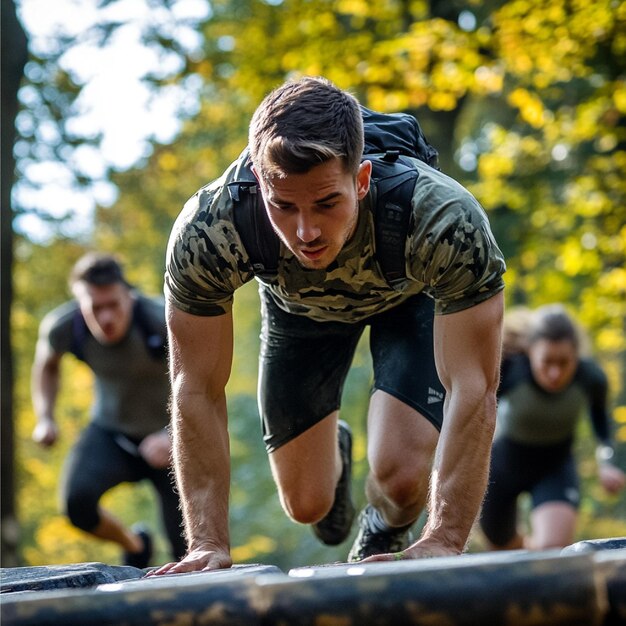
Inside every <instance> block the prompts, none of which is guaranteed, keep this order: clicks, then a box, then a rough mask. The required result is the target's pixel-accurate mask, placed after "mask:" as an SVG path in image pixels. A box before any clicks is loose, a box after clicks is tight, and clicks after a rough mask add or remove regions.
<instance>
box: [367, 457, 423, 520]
mask: <svg viewBox="0 0 626 626" xmlns="http://www.w3.org/2000/svg"><path fill="white" fill-rule="evenodd" d="M430 469H431V465H430V460H428V459H422V458H416V459H413V460H412V461H411V462H410V463H408V462H407V463H402V461H401V460H399V461H398V462H395V461H393V462H389V463H378V464H373V465H372V466H371V468H370V480H373V481H374V482H375V483H376V485H377V487H378V489H379V490H380V491H381V492H382V494H383V495H384V496H385V498H387V499H388V500H389V501H391V502H393V503H394V504H395V506H397V507H398V508H406V507H409V506H411V505H413V504H415V502H416V501H419V500H421V499H422V498H423V496H424V495H425V492H426V491H427V489H428V484H429V479H430Z"/></svg>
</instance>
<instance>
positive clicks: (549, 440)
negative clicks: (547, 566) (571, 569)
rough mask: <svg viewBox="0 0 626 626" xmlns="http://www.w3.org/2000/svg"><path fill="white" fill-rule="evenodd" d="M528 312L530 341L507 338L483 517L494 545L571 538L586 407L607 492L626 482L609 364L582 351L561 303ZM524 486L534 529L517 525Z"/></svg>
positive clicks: (548, 544)
mask: <svg viewBox="0 0 626 626" xmlns="http://www.w3.org/2000/svg"><path fill="white" fill-rule="evenodd" d="M515 319H516V320H519V316H517V315H516V316H515ZM527 319H529V328H528V331H527V333H526V336H525V341H523V342H521V343H520V342H519V340H520V337H519V332H517V333H514V335H515V337H516V340H517V341H518V343H517V345H516V347H515V348H513V349H510V347H509V349H508V350H507V347H506V346H505V358H504V361H503V364H502V379H501V383H500V390H499V406H498V424H497V428H496V435H495V439H494V444H493V450H492V460H491V475H490V484H489V488H488V490H487V495H486V498H485V503H484V506H483V511H482V516H481V521H480V525H481V528H482V530H483V532H484V534H485V536H486V538H487V541H488V544H489V547H490V548H491V549H493V550H513V549H518V548H527V549H534V550H545V549H548V548H557V547H563V546H567V545H570V544H571V543H572V542H573V540H574V531H575V526H576V518H577V511H578V505H579V499H580V496H579V484H578V483H579V481H578V474H577V471H576V464H575V461H574V458H573V455H572V446H573V439H574V434H575V431H576V424H577V421H578V418H579V415H580V413H581V412H582V411H583V410H585V409H586V410H587V412H588V413H589V416H590V418H591V421H592V425H593V430H594V432H595V435H596V437H597V439H598V440H599V446H598V448H597V451H596V458H597V460H598V477H599V480H600V483H601V484H602V486H603V487H604V488H605V489H606V490H607V491H608V492H609V493H617V492H618V491H620V490H621V489H622V488H623V487H624V485H625V484H626V475H625V474H624V473H623V472H622V471H621V470H620V469H619V468H617V467H615V465H613V464H612V462H611V461H612V458H613V448H612V447H611V438H610V429H609V419H608V415H607V410H606V402H607V379H606V376H605V374H604V372H603V371H602V369H601V368H600V367H599V365H598V364H597V363H596V362H595V361H593V360H592V359H588V358H582V357H581V355H580V338H579V335H578V333H577V330H576V327H575V325H574V323H573V321H572V320H571V318H570V317H569V316H568V314H567V313H566V312H565V310H564V309H563V307H561V306H560V305H549V306H545V307H542V308H540V309H537V311H535V312H534V313H533V314H532V315H531V316H530V317H528V318H527ZM505 339H506V332H505ZM524 492H528V493H530V495H531V498H532V512H531V518H530V524H531V528H532V534H531V535H530V537H524V536H522V535H521V534H520V532H519V531H518V528H517V501H518V498H519V496H520V495H521V494H522V493H524Z"/></svg>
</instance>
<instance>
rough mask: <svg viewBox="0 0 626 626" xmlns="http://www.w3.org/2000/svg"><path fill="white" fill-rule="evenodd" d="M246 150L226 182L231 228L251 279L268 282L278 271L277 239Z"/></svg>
mask: <svg viewBox="0 0 626 626" xmlns="http://www.w3.org/2000/svg"><path fill="white" fill-rule="evenodd" d="M251 165H252V162H251V160H250V153H249V151H248V148H246V149H245V150H244V151H243V152H242V153H241V155H240V157H239V164H238V165H237V169H236V170H235V176H234V180H233V182H231V183H228V193H229V194H230V197H231V200H232V201H233V217H234V222H235V228H236V230H237V232H238V233H239V236H240V237H241V241H242V242H243V245H244V248H245V249H246V252H247V253H248V256H249V257H250V263H251V265H252V269H253V270H254V274H255V276H259V277H261V278H267V279H271V278H273V277H274V276H276V272H277V271H278V260H279V256H280V240H279V239H278V235H276V233H275V232H274V229H273V228H272V224H271V222H270V220H269V217H268V216H267V211H266V210H265V207H264V206H263V200H262V199H261V192H260V190H259V185H258V181H257V179H256V177H255V175H254V174H253V173H252V170H251Z"/></svg>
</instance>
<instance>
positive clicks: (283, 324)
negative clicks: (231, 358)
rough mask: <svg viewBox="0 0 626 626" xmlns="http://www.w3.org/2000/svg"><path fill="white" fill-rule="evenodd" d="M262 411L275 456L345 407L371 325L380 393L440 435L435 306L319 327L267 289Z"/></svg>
mask: <svg viewBox="0 0 626 626" xmlns="http://www.w3.org/2000/svg"><path fill="white" fill-rule="evenodd" d="M260 293H261V312H262V328H261V352H260V367H259V411H260V414H261V422H262V428H263V440H264V441H265V446H266V448H267V450H268V452H272V451H273V450H276V449H277V448H280V447H281V446H282V445H284V444H286V443H287V442H289V441H290V440H291V439H293V438H295V437H297V436H298V435H300V434H302V433H303V432H304V431H306V430H307V429H309V428H311V427H312V426H314V425H315V424H317V423H318V422H319V421H321V420H322V419H324V418H325V417H326V416H327V415H329V414H330V413H332V412H333V411H335V410H337V409H339V406H340V404H341V394H342V391H343V386H344V383H345V380H346V376H347V374H348V370H349V369H350V364H351V363H352V358H353V356H354V351H355V349H356V346H357V343H358V341H359V338H360V337H361V334H362V333H363V330H364V329H365V327H366V326H368V325H369V326H370V351H371V354H372V362H373V367H374V383H373V389H374V390H376V389H380V390H381V391H385V392H387V393H389V394H390V395H392V396H394V397H395V398H397V399H398V400H401V401H402V402H404V403H405V404H407V405H408V406H410V407H412V408H413V409H415V410H416V411H418V412H419V413H421V414H422V415H423V416H424V417H425V418H426V419H428V420H429V421H430V422H432V424H433V425H434V426H435V427H436V428H437V429H438V430H441V424H442V421H443V402H444V396H445V391H444V388H443V385H442V384H441V382H440V380H439V377H438V375H437V370H436V368H435V356H434V350H433V319H434V303H433V301H432V299H431V298H429V297H427V296H425V295H422V294H420V295H417V296H413V297H411V298H409V299H408V300H406V301H405V302H403V303H402V304H399V305H398V306H396V307H394V308H393V309H391V310H390V311H386V312H385V313H380V314H378V315H373V316H371V317H370V318H368V319H367V320H365V321H363V322H358V323H352V324H347V323H342V322H317V321H314V320H311V319H309V318H307V317H304V316H301V315H294V314H291V313H286V312H285V311H283V310H282V309H280V308H279V307H278V306H277V304H276V303H275V302H274V300H273V298H272V296H271V294H270V293H269V292H268V291H267V290H266V289H261V290H260Z"/></svg>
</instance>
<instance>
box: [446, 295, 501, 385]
mask: <svg viewBox="0 0 626 626" xmlns="http://www.w3.org/2000/svg"><path fill="white" fill-rule="evenodd" d="M503 302H504V297H503V294H502V292H500V293H498V294H496V295H495V296H493V297H492V298H490V299H489V300H485V301H484V302H481V303H480V304H477V305H476V306H473V307H470V308H468V309H464V310H463V311H459V312H457V313H450V314H448V315H437V316H435V331H434V338H435V359H436V363H437V371H438V373H439V377H440V378H441V382H442V383H443V385H444V387H445V388H446V390H447V391H448V392H450V391H452V390H453V389H454V387H455V386H462V387H463V389H464V390H465V391H466V393H470V394H472V392H473V391H476V392H479V391H482V392H485V391H487V390H492V391H494V392H495V390H496V388H497V384H498V380H499V371H500V354H501V333H502V313H503V306H504V305H503Z"/></svg>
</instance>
